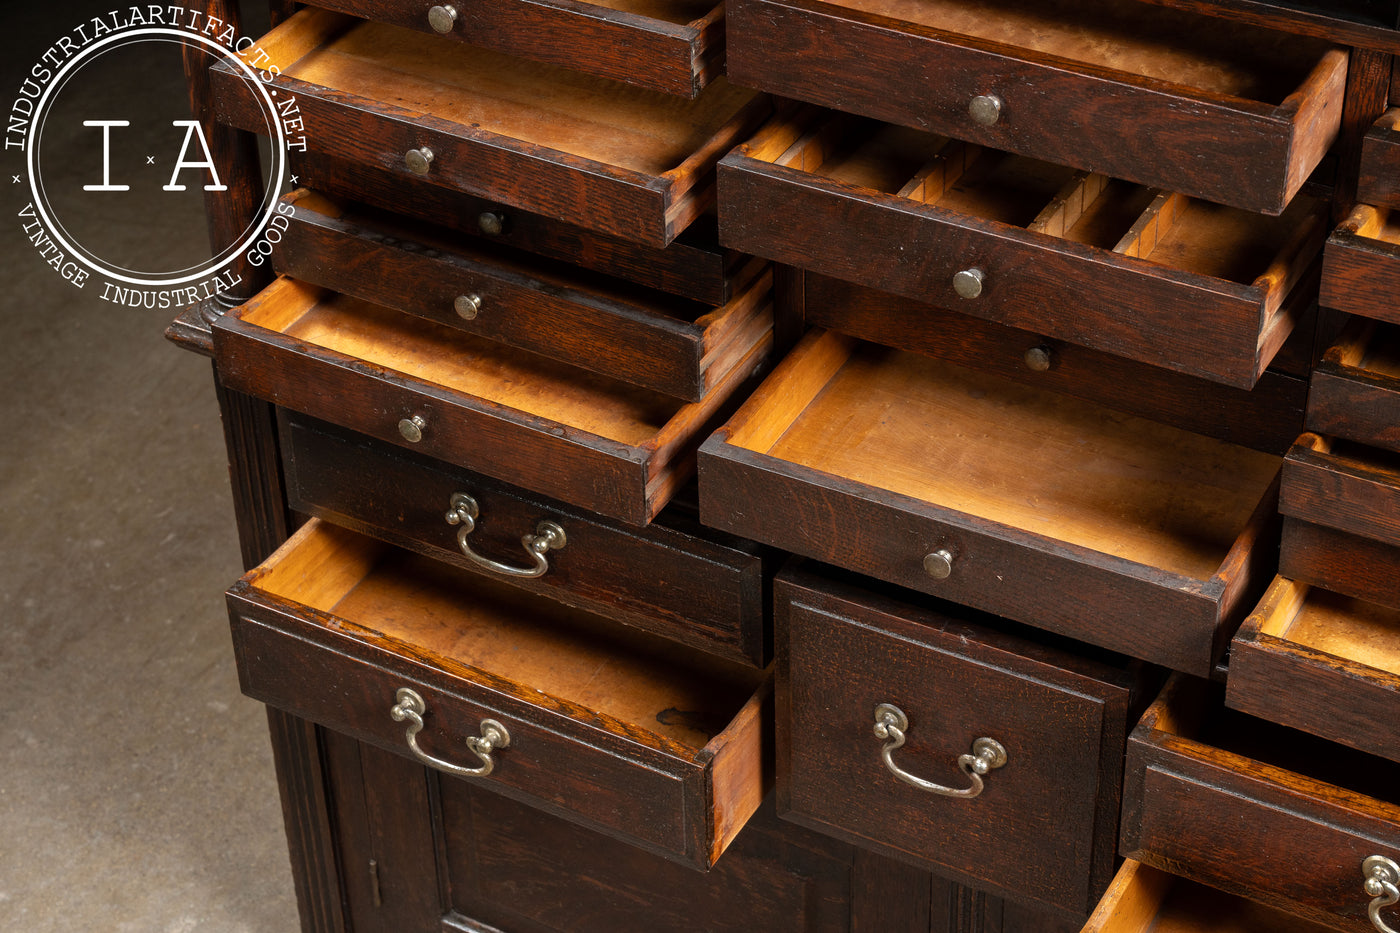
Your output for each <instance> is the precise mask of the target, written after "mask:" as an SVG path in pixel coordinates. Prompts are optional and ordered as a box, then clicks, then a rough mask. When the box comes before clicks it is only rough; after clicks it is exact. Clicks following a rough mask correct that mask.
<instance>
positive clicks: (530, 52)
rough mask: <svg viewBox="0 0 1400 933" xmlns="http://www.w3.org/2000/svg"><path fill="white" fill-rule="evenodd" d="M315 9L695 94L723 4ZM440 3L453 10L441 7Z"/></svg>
mask: <svg viewBox="0 0 1400 933" xmlns="http://www.w3.org/2000/svg"><path fill="white" fill-rule="evenodd" d="M318 5H319V6H322V7H325V8H326V9H331V10H339V11H340V12H342V13H350V14H352V15H354V16H360V17H363V18H365V19H373V20H377V21H379V22H382V23H392V24H394V25H395V26H404V27H406V28H408V29H416V30H418V31H420V32H431V33H435V34H437V35H443V36H446V37H448V38H451V39H456V40H458V41H460V42H470V43H471V44H473V45H482V46H486V47H487V48H492V49H496V50H498V51H501V52H505V53H506V54H508V55H514V56H518V57H521V58H528V59H531V60H533V61H538V62H545V63H547V64H550V65H560V66H562V67H564V68H573V69H575V70H577V71H585V72H587V73H589V74H594V75H599V76H600V77H604V78H611V79H613V80H614V81H626V82H627V83H629V84H635V85H638V86H640V87H645V88H651V89H652V90H656V91H661V92H663V93H666V94H676V95H679V96H682V97H695V96H697V95H698V94H699V93H700V90H701V89H702V88H703V87H704V86H705V85H706V84H708V83H709V82H710V80H711V79H712V78H714V77H715V76H716V75H718V74H719V73H720V72H721V71H722V69H723V62H724V16H723V8H722V7H719V6H716V7H714V8H713V9H711V10H708V11H704V10H696V9H695V7H694V5H693V4H692V5H689V6H688V7H687V6H684V5H682V4H664V3H663V4H658V5H656V6H654V7H652V10H654V12H653V13H651V14H650V15H648V14H644V13H638V12H633V11H632V10H629V9H618V8H615V7H612V6H605V5H601V4H591V3H577V4H575V3H564V2H544V3H540V2H524V0H491V2H488V3H473V4H471V5H466V4H460V5H455V6H452V5H441V6H433V5H432V4H430V3H429V2H428V0H321V2H320V3H319V4H318ZM443 6H446V7H447V9H449V10H451V14H446V13H444V12H440V11H441V10H442V7H443ZM430 8H431V12H430Z"/></svg>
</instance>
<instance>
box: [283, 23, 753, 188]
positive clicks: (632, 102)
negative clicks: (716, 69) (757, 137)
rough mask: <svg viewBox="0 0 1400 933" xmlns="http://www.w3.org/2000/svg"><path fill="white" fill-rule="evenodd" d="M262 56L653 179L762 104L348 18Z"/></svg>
mask: <svg viewBox="0 0 1400 933" xmlns="http://www.w3.org/2000/svg"><path fill="white" fill-rule="evenodd" d="M263 48H264V49H265V50H267V52H268V53H269V54H270V55H271V64H272V65H275V66H276V67H277V68H279V69H280V70H281V73H282V74H283V75H285V76H287V77H290V78H295V79H299V80H301V81H305V82H307V83H309V84H314V85H319V86H321V87H325V88H330V89H332V90H333V91H336V92H340V93H342V94H348V95H352V96H354V97H359V98H364V99H366V100H371V101H382V102H384V104H385V105H387V106H389V107H390V108H393V109H398V110H400V111H408V112H411V113H413V114H419V115H425V116H427V117H430V118H437V119H439V120H445V121H450V122H452V123H455V124H459V125H462V126H470V127H484V128H487V129H488V130H489V131H490V132H492V133H496V134H499V135H503V136H508V137H510V138H513V139H518V140H523V141H526V142H530V143H534V144H536V145H539V146H544V147H546V148H549V149H553V150H556V151H559V152H566V153H571V154H573V155H576V156H579V157H581V158H584V159H588V160H591V161H594V162H600V163H603V164H607V165H613V166H618V167H620V168H625V169H631V170H633V171H637V172H642V173H645V174H647V175H662V174H665V173H667V172H670V171H672V170H674V169H677V168H679V167H680V166H681V165H682V164H683V163H685V161H686V160H687V159H688V158H689V157H690V156H691V155H692V154H693V153H695V152H697V151H700V150H701V149H702V148H703V147H704V145H705V144H706V143H707V142H708V141H709V140H711V139H712V138H713V137H714V136H715V135H716V133H717V132H718V131H719V130H720V129H721V127H723V126H724V125H725V124H727V123H729V122H730V121H731V120H732V119H734V118H735V117H736V116H737V115H738V114H739V113H740V111H741V110H742V109H743V108H744V107H745V105H746V104H748V102H749V101H750V100H752V99H753V97H754V94H753V92H752V91H748V90H745V89H741V88H737V87H735V86H733V85H730V84H729V83H727V82H726V81H725V80H724V79H723V78H717V79H716V80H715V81H714V82H712V83H711V85H710V86H709V87H707V88H706V91H705V93H704V94H702V95H701V96H700V97H699V98H697V99H696V100H686V99H682V98H678V97H673V96H670V95H667V94H663V93H661V92H659V91H649V90H645V89H642V88H637V87H632V86H630V85H626V84H622V83H619V82H614V81H609V80H607V79H604V78H597V77H592V76H589V75H585V74H582V73H579V72H574V71H569V70H567V69H563V68H558V67H554V66H551V65H546V64H541V63H538V62H532V61H528V60H525V59H519V58H515V57H512V56H509V55H505V54H502V53H500V52H495V51H492V50H489V49H485V48H481V47H478V46H471V45H468V44H466V43H459V42H443V41H441V40H440V39H439V38H438V37H437V36H433V35H427V34H423V33H419V32H415V31H413V30H409V29H403V28H401V27H398V26H390V25H386V24H383V23H374V22H367V21H355V20H351V19H349V18H347V17H333V18H328V17H327V16H326V15H322V16H321V17H317V18H302V17H292V18H291V19H289V20H288V21H287V22H286V23H284V24H283V25H282V26H280V27H278V29H277V30H275V31H274V32H273V33H272V34H270V35H269V36H268V37H266V38H265V39H264V40H263Z"/></svg>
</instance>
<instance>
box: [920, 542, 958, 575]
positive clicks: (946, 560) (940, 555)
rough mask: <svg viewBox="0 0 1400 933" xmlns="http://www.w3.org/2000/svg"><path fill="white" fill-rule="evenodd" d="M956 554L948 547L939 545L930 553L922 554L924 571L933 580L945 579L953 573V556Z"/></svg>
mask: <svg viewBox="0 0 1400 933" xmlns="http://www.w3.org/2000/svg"><path fill="white" fill-rule="evenodd" d="M956 556H957V555H956V554H955V553H954V552H953V549H952V548H950V547H941V548H939V549H938V550H936V551H934V552H933V553H932V554H925V555H924V573H926V574H928V575H929V576H931V577H933V578H934V579H935V580H946V579H948V578H949V577H950V576H952V575H953V558H954V557H956Z"/></svg>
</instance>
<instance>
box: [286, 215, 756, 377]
mask: <svg viewBox="0 0 1400 933" xmlns="http://www.w3.org/2000/svg"><path fill="white" fill-rule="evenodd" d="M283 205H284V207H285V208H286V209H288V210H290V211H291V213H290V214H288V215H286V216H287V217H288V223H289V226H288V228H287V231H286V233H285V235H284V237H283V241H282V243H281V245H280V247H279V248H278V250H277V252H276V253H275V255H274V257H273V261H274V264H275V265H276V268H277V271H278V272H280V273H282V274H283V275H289V276H291V277H293V278H296V279H298V280H300V281H303V282H310V283H311V284H313V285H322V286H325V287H326V288H331V289H334V290H335V291H338V292H340V293H342V294H345V295H351V296H353V297H355V298H361V299H364V300H365V301H370V302H374V303H375V304H380V305H384V306H385V307H390V308H394V309H396V310H399V311H405V312H407V313H409V314H414V315H417V316H418V317H422V318H426V319H427V320H430V321H436V322H438V323H440V324H444V325H446V326H448V327H454V328H458V329H460V330H464V331H466V332H468V333H473V334H477V335H480V336H482V337H486V338H488V339H490V340H494V341H498V342H500V343H505V344H508V345H510V346H513V347H520V348H521V349H524V350H529V351H531V352H534V353H539V354H541V355H543V356H547V357H550V358H551V359H555V360H559V361H561V362H564V363H570V364H572V365H574V366H579V367H581V368H583V369H587V370H590V371H592V372H597V373H601V374H603V375H606V376H609V377H612V378H614V379H619V380H621V381H623V382H629V383H632V384H633V385H638V386H641V387H643V388H646V389H651V390H653V391H656V392H660V393H662V394H664V395H669V396H672V397H674V398H679V399H684V400H685V401H690V402H698V401H701V400H702V399H703V398H704V397H705V395H706V394H708V393H709V392H710V391H711V390H712V389H714V387H715V386H717V385H720V384H723V383H724V381H725V379H726V378H727V377H728V376H729V375H730V374H731V373H732V372H733V370H734V367H735V366H737V365H738V364H739V363H740V362H741V361H742V360H744V359H745V358H746V357H747V356H748V354H749V351H751V350H752V349H753V348H754V346H755V345H756V344H758V343H759V342H761V341H762V340H765V339H767V337H768V335H769V334H770V333H771V331H772V329H773V315H772V310H771V307H770V305H769V301H768V291H769V288H768V285H769V280H768V277H767V276H764V277H763V278H762V279H761V280H760V281H759V282H757V283H755V285H754V286H753V287H751V288H750V289H749V290H748V291H746V292H744V293H743V294H740V295H738V296H737V297H735V298H734V299H733V300H732V301H730V302H729V303H728V304H726V305H724V306H723V307H721V308H718V309H716V308H710V307H707V306H705V305H702V304H699V303H698V302H687V301H684V300H682V299H680V298H675V297H672V296H667V295H662V294H659V293H656V292H652V291H650V290H647V289H642V288H638V287H636V286H635V285H632V284H631V283H628V282H623V281H621V280H618V279H610V278H605V277H603V276H599V275H589V274H587V273H584V272H582V271H581V270H579V269H578V268H576V267H572V266H567V265H565V264H563V263H556V262H550V261H548V260H544V259H540V258H539V257H535V256H530V255H528V254H522V253H518V252H516V251H514V250H510V249H508V248H503V247H498V246H495V244H492V243H490V242H489V241H484V240H478V239H469V238H465V237H461V236H453V235H451V234H449V233H447V232H445V231H443V232H438V233H434V232H432V231H427V230H424V229H423V228H422V226H421V225H416V226H414V225H408V224H404V223H403V222H401V221H398V220H396V219H395V218H394V217H393V216H392V215H387V214H383V213H377V212H372V211H369V210H367V209H363V208H360V209H356V208H353V207H351V208H346V207H344V206H342V205H341V204H339V203H337V202H334V201H331V200H329V199H327V198H324V197H321V196H320V195H317V194H314V193H312V192H309V191H297V192H294V193H292V194H290V195H287V197H285V198H284V199H283Z"/></svg>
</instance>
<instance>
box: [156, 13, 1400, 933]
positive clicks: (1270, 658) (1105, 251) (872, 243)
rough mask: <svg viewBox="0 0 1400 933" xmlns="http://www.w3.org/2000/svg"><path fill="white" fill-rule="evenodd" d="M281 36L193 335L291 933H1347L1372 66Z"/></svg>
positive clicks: (823, 35)
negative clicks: (211, 289)
mask: <svg viewBox="0 0 1400 933" xmlns="http://www.w3.org/2000/svg"><path fill="white" fill-rule="evenodd" d="M1390 2H1392V0H1380V3H1379V5H1384V4H1385V3H1390ZM216 6H217V4H216ZM294 6H295V5H293V4H282V5H281V7H280V8H279V15H278V16H277V17H276V18H275V21H276V22H277V23H278V25H277V26H276V27H275V28H274V30H273V31H272V32H271V33H270V34H268V35H267V36H265V37H263V38H262V40H260V43H259V44H260V46H261V48H262V49H263V50H264V52H265V53H266V55H267V62H266V64H267V65H268V66H275V68H273V67H269V71H268V76H267V79H266V80H267V82H268V83H269V84H270V85H271V86H272V87H273V88H275V89H277V90H278V92H279V94H281V93H285V95H287V96H294V97H295V98H296V101H297V105H298V107H299V111H300V113H301V115H302V119H303V120H304V121H305V126H306V132H307V139H308V151H307V152H305V153H302V154H300V155H299V156H298V157H297V159H296V166H297V172H298V176H299V184H301V185H303V186H304V187H303V188H300V189H297V190H294V191H292V192H291V193H290V194H287V195H286V196H284V198H283V199H282V201H281V202H280V204H279V206H278V212H279V216H280V218H281V219H280V220H279V232H280V233H281V234H282V238H281V240H280V242H279V244H278V248H277V250H276V253H275V255H274V256H273V257H272V263H273V265H274V267H275V269H276V272H277V273H278V274H279V276H280V277H278V278H276V279H275V280H273V281H271V282H270V284H267V285H266V287H265V288H263V289H262V290H261V291H260V292H259V293H258V294H256V295H254V296H252V297H251V298H249V299H248V300H245V301H242V302H241V303H240V304H239V306H238V307H235V308H232V309H227V310H221V309H214V310H215V311H217V312H218V313H213V312H212V311H211V309H205V310H206V312H209V313H208V315H207V316H210V317H212V318H213V320H212V322H210V321H206V320H205V318H204V317H202V316H200V315H198V314H187V315H185V316H183V317H182V319H181V322H180V323H179V325H177V327H176V328H175V331H174V332H175V333H176V334H177V336H179V338H180V339H182V340H183V341H185V342H186V343H189V344H192V345H195V346H197V347H199V348H201V349H202V350H204V351H205V352H207V353H208V354H209V355H211V356H212V358H213V360H214V367H215V374H216V377H217V380H218V383H219V392H220V398H221V403H222V407H223V410H224V413H225V417H226V426H227V428H228V437H229V446H230V459H231V465H232V475H233V479H234V483H235V489H236V492H237V496H236V499H237V501H238V503H239V519H240V530H241V533H242V535H243V542H244V553H245V556H246V558H247V563H248V565H249V567H250V570H249V573H248V575H247V576H245V577H244V578H243V579H242V580H240V581H238V582H237V583H235V584H234V585H233V587H232V588H231V589H230V590H229V591H228V605H229V613H230V621H231V625H232V631H233V640H234V647H235V655H236V663H237V664H238V668H239V672H240V676H241V678H242V683H243V686H244V689H245V692H246V693H248V694H249V695H250V696H252V697H254V698H256V699H258V700H261V701H263V702H265V703H267V704H268V705H269V708H270V713H269V716H270V723H271V725H272V735H273V740H274V748H275V749H276V751H277V759H278V767H279V779H280V784H281V789H282V793H283V800H284V805H285V809H286V813H287V816H288V822H287V827H288V837H289V842H290V846H291V853H292V861H293V870H294V872H295V873H296V876H297V883H298V893H299V898H300V902H301V906H302V910H303V924H304V927H305V929H306V930H307V931H316V933H348V931H351V930H354V931H359V933H364V931H383V933H400V931H411V930H424V931H427V930H433V931H441V930H471V931H479V933H493V931H495V933H545V931H558V933H578V931H598V933H621V931H632V930H635V931H643V930H645V931H648V933H652V931H655V933H662V931H672V930H674V931H681V930H694V929H705V930H717V931H718V930H757V931H761V933H797V931H808V933H818V931H823V933H824V931H832V933H836V931H846V933H1070V931H1073V930H1076V929H1079V928H1080V927H1081V926H1083V925H1084V923H1085V922H1086V921H1087V923H1088V926H1087V927H1084V929H1086V930H1090V931H1108V930H1124V931H1139V933H1145V931H1147V930H1158V931H1167V930H1171V931H1182V933H1186V931H1197V933H1199V931H1204V930H1206V929H1227V930H1239V931H1242V933H1243V931H1255V930H1259V931H1263V930H1270V931H1273V930H1289V931H1295V933H1313V930H1314V925H1318V924H1320V925H1321V926H1322V927H1325V928H1327V929H1335V930H1355V931H1358V933H1364V931H1366V930H1367V929H1372V927H1370V924H1371V920H1370V919H1369V918H1368V915H1367V914H1368V910H1371V909H1373V908H1372V901H1371V897H1370V896H1368V895H1367V893H1366V891H1365V889H1364V888H1363V884H1364V883H1365V881H1366V877H1367V876H1366V875H1365V872H1366V871H1370V869H1369V868H1365V869H1363V866H1366V865H1370V864H1371V863H1368V862H1367V861H1366V860H1367V859H1368V858H1371V857H1372V856H1378V857H1385V858H1400V809H1397V807H1400V803H1397V799H1396V795H1395V791H1394V788H1395V786H1397V785H1396V779H1397V778H1400V773H1397V772H1396V771H1395V769H1396V768H1397V767H1400V765H1397V764H1396V763H1395V762H1396V761H1400V751H1397V746H1396V739H1397V736H1396V735H1395V730H1393V729H1390V728H1389V727H1388V726H1384V725H1380V726H1368V724H1369V723H1373V722H1376V721H1384V722H1388V721H1389V719H1390V718H1393V708H1394V696H1395V690H1396V678H1397V677H1400V666H1397V664H1396V663H1395V661H1394V659H1393V658H1392V657H1391V655H1392V654H1393V652H1392V651H1390V649H1389V648H1388V647H1386V646H1387V645H1388V644H1389V642H1390V641H1392V640H1393V636H1394V633H1395V629H1396V626H1398V625H1400V618H1397V617H1396V611H1397V609H1400V596H1396V595H1395V580H1396V579H1400V577H1397V574H1400V556H1397V555H1400V524H1398V523H1397V521H1396V519H1395V514H1396V513H1397V510H1400V504H1397V503H1400V480H1397V479H1396V475H1395V474H1396V472H1397V471H1396V469H1395V465H1394V463H1393V462H1392V461H1393V460H1394V452H1395V451H1400V435H1397V433H1396V432H1397V429H1396V427H1395V425H1396V424H1397V423H1400V418H1398V417H1397V411H1398V409H1397V406H1396V399H1397V398H1400V393H1397V388H1396V386H1397V385H1400V383H1397V379H1400V363H1397V361H1396V359H1395V357H1396V354H1397V350H1396V347H1397V346H1400V343H1397V340H1396V334H1395V328H1396V327H1397V326H1400V319H1396V320H1392V318H1393V317H1394V316H1393V315H1391V313H1390V310H1389V309H1390V307H1391V303H1392V302H1391V298H1393V294H1392V293H1393V292H1395V289H1394V288H1391V287H1390V286H1389V284H1388V283H1389V281H1390V278H1389V277H1391V276H1392V275H1393V273H1394V272H1395V268H1394V267H1395V262H1396V259H1395V257H1394V256H1391V255H1390V253H1392V252H1394V251H1395V250H1394V247H1396V243H1397V242H1400V240H1397V238H1396V237H1395V236H1392V234H1393V233H1394V231H1393V230H1391V228H1392V227H1393V226H1394V223H1393V221H1392V218H1391V214H1390V213H1389V212H1393V211H1396V210H1400V204H1397V203H1396V202H1395V199H1394V195H1393V193H1388V192H1389V190H1390V189H1389V188H1388V187H1387V186H1388V185H1390V183H1391V181H1392V179H1391V177H1390V176H1391V175H1394V174H1395V172H1394V171H1392V168H1394V167H1395V164H1396V162H1397V160H1396V157H1395V151H1397V149H1396V147H1395V145H1394V140H1393V139H1392V138H1391V137H1392V136H1393V135H1394V132H1395V113H1396V112H1397V111H1396V110H1395V108H1396V107H1397V106H1400V86H1398V87H1396V88H1392V83H1393V82H1392V80H1391V78H1392V73H1393V70H1394V65H1393V62H1392V61H1391V58H1390V54H1391V53H1393V52H1396V51H1400V31H1397V29H1395V28H1393V27H1395V26H1400V19H1397V18H1396V17H1391V19H1393V20H1395V22H1391V23H1389V24H1387V23H1385V22H1384V21H1383V18H1378V17H1381V14H1378V13H1376V10H1375V9H1373V8H1375V7H1377V6H1378V4H1375V3H1372V4H1369V5H1367V4H1357V5H1354V7H1355V8H1353V7H1348V9H1347V10H1344V11H1328V10H1319V9H1317V8H1316V7H1317V5H1316V4H1299V3H1289V4H1280V3H1266V2H1262V0H1228V2H1226V0H1222V2H1218V3H1217V2H1204V0H1190V2H1187V0H1151V2H1139V0H1094V2H1092V3H1067V2H1059V0H1009V2H1006V3H1001V4H998V5H989V4H985V3H975V2H971V0H927V2H920V3H914V4H911V3H903V4H901V2H899V0H881V2H880V3H873V2H866V0H840V2H834V0H730V2H729V3H727V4H725V5H723V7H720V6H716V5H715V4H713V3H711V2H708V0H697V2H694V3H689V4H687V3H681V2H677V0H655V2H653V0H647V2H639V0H601V2H598V3H585V2H572V0H567V2H566V0H529V2H524V0H488V2H485V3H482V4H478V5H476V6H472V7H468V6H465V5H461V4H450V5H449V4H439V5H433V4H430V3H427V2H423V3H410V2H400V0H325V2H324V3H315V4H312V5H307V6H302V7H300V8H297V9H293V7H294ZM1363 6H1364V7H1367V8H1368V10H1367V11H1361V7H1363ZM1304 7H1308V8H1307V9H1305V8H1304ZM1358 11H1361V12H1366V13H1367V16H1362V15H1361V12H1358ZM224 12H225V14H226V11H224ZM1382 12H1384V11H1382ZM1391 12H1392V13H1393V12H1394V10H1393V9H1392V10H1391ZM1372 14H1374V15H1372ZM1368 17H1369V18H1368ZM274 71H275V73H274ZM726 72H727V73H726ZM208 80H209V87H210V91H209V94H208V96H207V97H201V98H200V100H199V101H197V102H198V103H200V105H201V107H203V108H205V109H206V110H207V112H208V113H210V114H213V115H214V116H216V117H217V118H218V119H220V120H222V121H224V122H225V123H228V124H230V125H232V126H235V127H240V128H243V129H245V130H259V129H261V128H263V117H262V115H261V113H260V111H259V110H258V108H257V106H256V103H255V99H254V94H253V92H252V89H251V88H249V87H248V86H247V85H246V84H245V83H244V82H243V81H242V80H241V79H240V78H239V77H238V76H237V75H236V74H235V72H234V70H233V69H230V68H227V67H223V66H219V67H216V68H214V69H213V71H212V72H211V73H210V75H209V76H208ZM823 108H830V109H829V110H828V109H823ZM242 169H243V172H244V174H245V175H246V174H250V172H249V167H248V166H246V165H245V166H243V167H242ZM245 181H246V179H245ZM216 219H217V220H218V223H216V224H215V225H214V227H215V228H216V229H224V228H231V229H241V227H239V226H238V224H237V223H236V222H235V221H236V220H237V218H233V217H221V218H216ZM1339 223H1340V226H1339V225H1338V224H1339ZM1392 241H1394V242H1392ZM220 245H223V244H220ZM1319 295H1321V299H1322V304H1323V306H1324V307H1323V309H1322V310H1319V308H1318V307H1317V305H1318V297H1319ZM1339 311H1351V312H1354V313H1357V314H1361V315H1364V316H1365V320H1361V319H1357V320H1354V321H1351V322H1339V320H1338V317H1337V314H1336V312H1339ZM1305 430H1306V431H1309V432H1313V433H1307V434H1304V433H1303V432H1304V431H1305ZM1300 435H1301V436H1300ZM298 526H300V528H299V530H298ZM799 558H801V559H799ZM1357 597H1362V598H1364V599H1366V600H1369V601H1370V602H1367V603H1362V602H1360V601H1358V599H1357ZM1387 607H1392V608H1387ZM1169 671H1175V672H1176V673H1174V674H1171V678H1170V681H1169V683H1168V686H1167V688H1166V690H1165V692H1164V693H1162V694H1161V695H1160V697H1158V696H1157V690H1158V688H1159V687H1160V686H1161V683H1162V682H1163V681H1164V680H1166V679H1167V676H1168V672H1169ZM1212 682H1213V683H1212ZM1154 700H1155V702H1154ZM1149 703H1150V704H1151V706H1150V708H1148V705H1149ZM1144 709H1146V712H1145V713H1144V712H1143V711H1144ZM1123 858H1127V859H1128V860H1127V861H1122V859H1123ZM1163 872H1170V873H1171V874H1170V875H1168V874H1164V873H1163ZM1115 873H1116V874H1115ZM1373 880H1374V879H1373ZM1373 887H1374V885H1373ZM1374 909H1378V908H1374Z"/></svg>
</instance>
